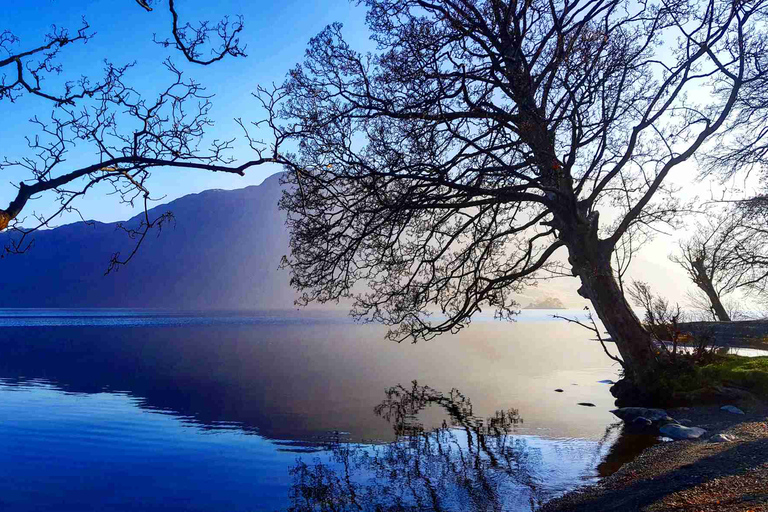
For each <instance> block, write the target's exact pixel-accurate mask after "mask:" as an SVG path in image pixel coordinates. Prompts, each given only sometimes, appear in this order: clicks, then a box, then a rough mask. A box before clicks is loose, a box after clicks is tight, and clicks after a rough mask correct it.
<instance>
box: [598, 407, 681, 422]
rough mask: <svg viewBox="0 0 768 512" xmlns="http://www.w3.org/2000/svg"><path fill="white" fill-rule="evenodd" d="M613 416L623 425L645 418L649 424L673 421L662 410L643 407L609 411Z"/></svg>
mask: <svg viewBox="0 0 768 512" xmlns="http://www.w3.org/2000/svg"><path fill="white" fill-rule="evenodd" d="M611 412H612V413H613V415H614V416H616V417H618V418H619V419H621V420H624V423H628V424H631V423H632V422H633V421H635V419H637V418H645V419H647V420H649V421H650V422H651V423H655V424H662V423H671V422H673V421H675V420H674V419H673V418H671V417H670V416H669V414H667V411H665V410H664V409H647V408H645V407H621V408H619V409H614V410H612V411H611Z"/></svg>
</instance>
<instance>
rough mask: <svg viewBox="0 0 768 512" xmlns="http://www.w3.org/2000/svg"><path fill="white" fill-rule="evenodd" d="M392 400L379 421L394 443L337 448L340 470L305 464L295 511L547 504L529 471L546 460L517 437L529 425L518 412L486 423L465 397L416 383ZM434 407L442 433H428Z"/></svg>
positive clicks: (391, 392) (296, 471)
mask: <svg viewBox="0 0 768 512" xmlns="http://www.w3.org/2000/svg"><path fill="white" fill-rule="evenodd" d="M386 396H387V398H386V400H385V401H384V402H382V403H381V404H379V405H378V406H376V408H375V414H376V415H377V416H380V417H382V418H384V419H385V420H387V421H388V422H389V423H390V424H391V425H392V428H393V431H394V433H395V435H396V441H395V442H392V443H389V444H387V445H384V446H374V447H365V446H359V445H352V444H349V443H335V444H333V445H331V446H330V448H331V449H332V451H333V463H334V464H335V465H336V467H337V468H338V469H334V467H332V466H331V465H328V464H324V463H322V462H320V461H319V460H318V461H315V462H314V463H313V464H307V463H306V462H304V461H299V462H298V463H297V464H296V465H295V466H294V467H293V468H292V470H291V474H292V475H293V478H294V483H293V486H292V488H291V493H290V498H291V502H292V506H291V508H290V509H289V510H291V511H292V512H298V511H311V510H322V511H326V510H328V511H330V510H334V511H344V510H358V511H359V510H371V511H379V510H434V511H441V510H472V511H485V510H517V509H518V507H515V506H514V505H513V503H512V502H517V503H518V504H519V503H520V502H521V501H522V502H528V503H529V504H530V506H531V508H535V506H536V505H538V504H539V503H540V502H541V494H540V492H538V489H537V486H536V484H535V482H534V481H533V479H532V478H531V477H532V475H533V474H534V471H533V470H532V469H531V467H530V466H531V465H535V464H540V463H541V461H540V460H538V459H536V458H535V457H530V455H531V453H530V452H529V450H528V449H527V446H526V443H525V442H524V441H522V440H521V439H519V438H517V437H515V436H512V435H511V434H512V433H513V432H514V430H515V427H516V426H518V425H520V424H521V423H522V421H523V420H522V418H521V417H520V414H519V412H518V411H517V410H516V409H507V410H498V411H496V412H495V413H494V415H493V416H491V417H489V418H480V417H477V416H475V415H474V413H473V408H472V402H471V401H470V400H469V398H467V397H466V396H464V395H463V394H462V393H461V392H460V391H459V390H457V389H452V390H451V391H450V392H449V393H448V394H443V393H441V392H439V391H437V390H435V389H433V388H430V387H428V386H420V385H419V384H418V383H417V382H416V381H414V382H413V383H412V385H411V386H409V387H404V386H402V385H398V386H395V387H392V388H390V389H388V390H387V392H386ZM428 408H437V409H439V411H440V412H442V413H443V414H444V415H445V416H446V418H445V419H444V420H443V423H442V426H440V427H438V428H434V429H427V428H425V427H424V424H423V423H422V422H421V421H420V419H419V416H420V414H422V413H423V412H425V411H426V410H427V409H428Z"/></svg>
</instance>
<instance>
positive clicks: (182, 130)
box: [0, 0, 275, 269]
mask: <svg viewBox="0 0 768 512" xmlns="http://www.w3.org/2000/svg"><path fill="white" fill-rule="evenodd" d="M131 3H132V2H131ZM138 4H139V5H140V6H141V7H143V8H144V9H146V10H147V11H152V7H151V5H150V3H149V2H147V1H144V0H138ZM167 8H168V11H169V12H170V14H171V18H172V23H171V25H170V27H169V29H170V34H171V39H169V40H158V39H157V37H156V38H155V42H157V43H158V44H159V45H160V46H161V47H165V48H167V47H171V48H173V49H174V50H176V51H178V52H180V54H181V55H182V56H183V57H184V58H185V59H186V60H188V61H189V62H192V63H196V64H200V65H209V64H212V63H214V62H217V61H219V60H221V59H223V58H224V57H241V56H245V47H244V46H243V45H242V44H241V42H240V39H239V37H240V33H241V31H242V29H243V22H242V19H240V18H238V19H237V20H236V21H234V22H232V21H230V20H229V18H224V19H223V20H222V21H220V22H218V23H216V24H210V23H209V22H201V23H199V24H198V25H194V26H193V25H192V24H190V23H186V24H182V23H181V22H180V21H179V13H178V10H177V8H176V5H175V2H174V0H169V1H168V3H167ZM148 15H154V13H153V14H148ZM94 37H95V36H94V34H93V32H92V31H91V27H90V25H88V23H86V22H85V21H83V24H82V26H81V27H80V28H79V29H78V30H77V32H75V33H71V32H69V31H68V30H66V29H61V28H57V27H54V28H53V29H52V31H51V32H50V33H49V34H48V35H47V36H46V37H45V40H44V41H42V42H41V44H39V45H38V46H34V47H31V48H26V49H23V48H19V40H18V38H17V37H16V36H15V35H14V34H13V33H12V31H10V30H5V31H4V32H2V34H1V35H0V55H4V57H3V58H2V59H0V70H2V71H3V73H4V74H3V79H2V82H0V105H2V104H5V108H12V107H11V104H12V103H14V102H15V101H16V100H17V99H18V98H19V97H20V96H22V95H25V94H29V95H33V96H35V97H37V98H40V99H41V100H44V101H47V102H50V105H51V107H52V110H53V111H52V114H51V116H50V117H49V118H39V117H34V118H33V119H32V122H33V123H34V125H35V126H36V128H37V133H32V134H30V135H29V136H27V142H28V146H29V147H28V151H27V153H26V155H24V156H22V157H20V158H13V157H10V156H8V155H5V157H4V160H2V161H1V162H0V170H2V169H7V168H21V169H24V170H25V171H26V172H27V174H28V178H27V179H25V180H23V181H22V182H21V183H19V184H18V188H17V190H16V193H15V197H13V198H12V199H11V201H10V203H9V204H8V206H7V207H6V208H4V209H3V208H0V231H2V230H5V229H6V228H7V229H8V230H9V231H11V232H12V233H13V234H15V236H13V237H11V238H9V239H8V240H9V241H8V242H7V244H6V247H5V252H19V251H23V250H25V249H26V248H28V247H29V243H30V238H29V235H30V233H32V232H34V231H35V230H37V229H39V228H41V227H43V226H48V225H49V223H50V222H51V220H52V219H53V218H55V217H56V216H57V215H59V214H61V213H62V212H64V211H69V210H72V209H74V208H75V201H76V199H77V198H79V197H81V196H83V195H84V194H86V193H87V192H89V191H90V190H91V189H93V188H94V186H95V185H97V184H99V183H109V184H111V185H112V187H113V190H114V192H115V193H116V194H117V195H118V197H119V198H120V199H121V200H122V201H125V202H129V203H131V204H133V202H134V201H135V200H139V201H140V203H139V204H140V205H143V206H144V208H145V213H146V205H147V201H148V200H149V199H150V198H151V196H150V192H149V186H148V182H147V180H148V178H149V176H150V170H152V169H155V168H159V167H170V168H178V169H197V170H205V171H213V172H227V173H235V174H240V175H242V174H243V173H244V171H245V170H246V169H248V168H249V167H252V166H254V165H259V164H261V163H265V162H268V161H273V160H274V156H275V155H274V152H271V151H270V150H271V149H273V148H267V147H265V146H257V145H256V144H255V143H254V142H253V141H252V143H251V146H252V147H253V148H254V149H255V150H256V151H257V155H256V158H255V159H253V160H251V161H248V162H245V163H242V164H239V165H235V163H234V159H233V158H232V157H231V156H230V155H229V150H230V149H231V147H232V142H233V141H232V140H226V141H219V140H214V141H212V142H211V143H210V146H209V147H208V149H204V148H201V147H200V146H201V143H202V141H203V138H204V135H205V133H206V130H207V128H208V127H210V126H211V124H212V121H211V119H210V118H209V117H208V113H209V111H210V108H211V101H210V96H209V95H207V94H206V93H205V88H204V87H203V86H202V85H201V84H199V83H197V82H195V81H194V80H190V79H187V78H185V77H184V76H183V73H182V72H181V71H180V70H179V68H178V67H177V66H176V65H174V64H173V62H172V61H171V60H170V56H168V58H166V60H165V61H164V63H163V64H164V66H165V68H166V69H167V71H168V76H169V80H168V83H167V87H166V88H165V89H163V90H161V92H160V93H159V94H157V95H155V96H154V97H147V96H146V95H143V94H141V92H140V91H138V90H136V89H134V88H133V87H131V86H130V85H129V84H128V83H127V82H126V80H127V76H128V73H129V71H130V69H131V67H132V65H130V64H129V65H124V66H117V65H114V64H111V63H109V62H108V61H105V62H106V64H105V70H104V76H103V77H102V78H101V79H99V80H98V81H93V80H91V79H89V78H87V77H82V78H78V79H76V80H72V81H65V83H64V85H63V87H61V88H60V89H56V87H55V85H50V86H49V85H48V82H46V78H47V77H49V76H51V75H53V74H57V75H58V74H62V75H64V76H65V77H66V76H67V75H66V73H67V72H65V70H64V69H63V68H62V65H61V64H60V63H59V60H58V59H59V55H60V53H61V52H63V51H67V50H69V49H70V48H74V47H75V46H76V45H78V44H83V43H85V42H91V44H93V42H92V41H93V40H94ZM75 51H76V50H75ZM71 74H72V75H73V76H77V75H78V73H77V71H74V72H71ZM85 146H88V147H90V148H92V149H93V150H94V152H95V156H94V157H93V162H92V163H90V164H88V165H85V166H82V167H78V168H72V167H70V164H69V163H68V162H67V158H66V156H67V154H68V153H69V152H70V151H71V150H72V149H73V148H75V147H77V148H78V149H82V148H83V147H85ZM46 194H48V195H52V196H53V197H55V199H54V200H55V201H56V202H58V205H57V206H58V208H57V209H56V210H55V211H54V213H53V214H52V215H48V216H35V217H34V218H33V219H32V221H31V222H30V221H29V219H26V220H27V222H22V221H23V220H25V219H24V218H23V217H20V215H21V213H22V211H23V210H24V209H25V207H26V206H27V204H28V202H29V201H30V200H32V199H35V198H38V197H43V196H46ZM167 220H168V218H167V216H166V215H165V214H164V215H162V216H160V217H158V218H156V219H150V218H149V216H147V215H145V221H144V222H142V225H141V228H140V230H139V231H135V230H134V231H133V232H132V233H130V235H131V236H132V237H133V238H135V239H136V240H137V241H138V242H139V243H140V241H141V240H143V239H144V237H145V236H146V233H147V231H148V230H149V229H150V228H152V227H158V226H161V225H162V224H163V223H164V222H166V221H167ZM134 252H135V251H134ZM129 258H130V257H129ZM129 258H128V259H129ZM125 261H126V259H125V258H121V257H120V255H115V257H114V258H113V261H112V264H111V265H110V269H112V268H115V266H116V265H119V264H121V263H124V262H125Z"/></svg>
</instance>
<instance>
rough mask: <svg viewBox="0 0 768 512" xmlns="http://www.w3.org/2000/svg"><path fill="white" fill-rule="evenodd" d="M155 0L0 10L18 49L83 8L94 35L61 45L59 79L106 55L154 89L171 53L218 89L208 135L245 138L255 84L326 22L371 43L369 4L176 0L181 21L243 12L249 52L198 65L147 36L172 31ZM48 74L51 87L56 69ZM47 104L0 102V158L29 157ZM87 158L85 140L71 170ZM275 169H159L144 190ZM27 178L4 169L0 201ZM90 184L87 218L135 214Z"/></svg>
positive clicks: (47, 3)
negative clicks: (36, 122)
mask: <svg viewBox="0 0 768 512" xmlns="http://www.w3.org/2000/svg"><path fill="white" fill-rule="evenodd" d="M151 4H152V6H153V7H154V11H153V12H147V11H145V10H144V9H142V8H141V7H140V6H139V5H138V4H137V3H136V1H135V0H110V1H105V0H81V1H79V2H71V1H66V0H23V1H17V2H8V1H6V2H3V8H2V10H0V29H2V30H11V31H12V32H13V33H14V34H15V35H16V36H18V37H19V38H20V42H19V43H18V44H17V46H16V48H17V49H18V50H21V51H23V50H25V49H29V48H32V47H36V46H38V45H40V44H41V43H42V42H43V38H44V36H45V34H46V33H47V32H49V31H50V28H51V26H52V25H57V26H59V27H66V28H69V29H70V31H71V32H76V30H77V28H79V27H80V25H81V19H82V18H83V17H84V18H85V19H86V20H87V21H88V23H89V24H90V25H91V27H92V30H93V31H95V32H96V33H97V35H96V37H95V38H94V39H93V40H91V41H89V42H88V43H87V44H86V45H82V44H78V45H72V46H69V47H65V48H64V51H63V52H62V53H61V59H60V60H61V64H62V65H63V73H62V75H61V78H62V79H69V80H72V79H77V78H79V77H80V76H81V75H86V76H89V77H92V78H93V79H94V80H97V79H98V78H99V77H100V76H101V75H102V69H103V61H104V59H108V60H110V61H111V62H112V63H114V64H116V65H120V64H126V63H129V62H133V61H136V66H135V67H134V68H133V69H132V70H131V71H130V72H129V75H128V76H127V78H126V80H125V81H126V83H128V84H129V85H131V86H133V87H134V88H136V89H137V90H138V91H139V92H141V93H143V94H147V95H149V96H150V97H151V94H152V92H153V91H157V90H158V88H160V87H162V86H163V85H167V84H168V83H169V80H170V76H169V75H168V73H167V71H165V70H164V69H163V68H162V66H161V64H162V61H163V59H164V58H165V57H166V56H168V55H170V56H171V57H172V59H173V62H174V63H175V64H177V65H178V66H179V67H180V68H181V69H182V70H183V71H184V72H185V74H186V75H187V76H189V77H193V78H195V80H197V81H198V82H200V83H202V84H203V85H205V86H206V88H207V91H206V92H208V93H212V94H214V95H215V97H214V99H213V105H214V107H213V111H212V113H211V114H212V115H211V117H212V118H213V119H214V120H215V122H216V125H215V127H214V128H213V129H211V130H210V131H209V133H208V135H209V137H210V138H211V139H213V138H220V139H224V138H231V137H240V138H241V133H242V132H241V131H240V128H239V127H238V126H237V125H236V124H235V122H234V121H233V118H234V117H242V118H243V120H244V121H256V120H259V119H260V118H261V116H262V115H263V112H261V111H260V109H259V105H258V102H257V101H256V100H255V99H253V98H252V97H251V95H250V94H251V92H253V91H255V89H256V86H257V85H259V84H261V85H269V84H271V83H273V82H274V83H280V82H282V81H283V79H284V78H285V75H286V73H287V71H288V70H289V69H290V68H291V67H293V66H294V65H295V64H296V63H297V62H300V61H301V60H302V58H303V54H304V50H305V48H306V46H307V43H308V41H309V39H310V38H311V37H312V36H314V35H316V34H317V33H318V32H320V31H321V30H322V29H323V28H324V27H325V26H326V25H328V24H330V23H332V22H335V21H339V22H342V23H343V24H344V27H345V34H346V37H347V38H348V39H349V40H350V42H351V43H353V44H355V46H356V47H357V48H360V49H365V48H368V47H370V42H368V34H367V32H366V30H365V27H364V20H365V12H364V10H363V9H362V8H361V7H357V6H356V5H355V4H354V3H350V2H348V1H347V0H322V1H320V0H311V1H308V0H303V1H300V0H284V1H280V2H273V1H261V0H255V1H238V0H218V1H215V2H211V1H204V0H177V2H176V6H177V10H178V11H179V13H180V15H181V16H182V21H190V22H195V21H197V20H211V21H218V20H219V19H220V18H221V17H223V16H224V15H227V14H229V15H231V16H234V15H238V14H241V15H242V16H243V17H244V20H245V29H244V31H243V35H242V38H241V40H242V41H243V42H244V43H245V44H247V54H248V57H246V58H244V59H243V58H237V59H233V58H226V59H224V60H223V61H221V62H218V63H215V64H213V65H211V66H205V67H204V66H199V65H194V64H189V63H187V62H186V61H185V60H184V58H183V57H182V56H181V54H180V53H178V52H175V51H174V50H172V49H167V50H166V49H164V48H162V47H160V46H158V45H156V44H155V43H153V42H152V37H153V34H157V36H158V38H159V39H165V38H166V37H169V36H170V26H171V16H170V13H169V11H168V8H167V2H166V0H153V1H152V2H151ZM48 83H49V84H50V85H51V86H52V87H53V88H54V90H56V88H55V85H56V83H57V80H56V78H52V79H51V80H50V81H49V82H48ZM51 110H52V108H51V104H50V103H48V102H46V101H44V100H41V99H40V98H35V97H31V96H25V97H24V98H22V99H21V100H20V101H18V102H16V103H15V104H11V103H10V102H8V101H4V102H3V103H2V104H0V112H2V115H3V122H2V124H0V141H2V143H0V158H3V157H8V158H12V159H15V158H19V157H24V156H29V150H28V149H27V148H26V142H25V140H24V136H25V135H31V134H34V133H35V129H34V128H33V127H32V125H30V124H29V122H28V120H29V119H30V118H31V117H33V116H35V115H37V116H39V117H41V118H45V117H48V116H50V113H51ZM236 145H237V147H238V149H237V150H236V151H235V152H233V155H234V156H236V157H237V158H238V159H239V160H241V161H242V160H248V159H250V158H251V157H252V156H253V153H252V152H251V150H250V149H249V148H248V147H247V146H246V145H245V144H244V143H243V141H242V140H241V141H240V143H239V144H236ZM93 158H94V157H93V149H92V148H84V149H83V150H80V151H73V152H71V153H70V154H69V155H68V164H70V165H71V166H72V168H73V169H74V168H77V167H76V166H77V164H79V163H83V164H90V163H93V161H94V160H93ZM65 169H66V168H62V169H61V170H62V171H63V170H65ZM279 170H280V169H279V168H278V167H277V166H265V167H260V168H252V169H251V170H249V171H248V173H247V175H246V176H245V177H238V176H235V175H224V174H212V173H208V172H205V171H180V170H155V171H154V172H153V174H152V181H151V182H150V185H151V188H150V191H151V192H152V194H153V196H157V197H160V196H164V199H163V201H162V202H167V201H168V200H172V199H175V198H177V197H180V196H183V195H185V194H189V193H193V192H199V191H202V190H206V189H210V188H224V189H232V188H241V187H244V186H248V185H254V184H258V183H261V181H263V180H264V178H265V177H267V176H269V175H270V174H273V173H275V172H278V171H279ZM26 177H28V175H25V173H23V172H21V171H11V170H3V171H0V205H2V207H5V206H7V204H8V202H9V201H10V200H11V199H12V198H13V196H14V195H15V190H14V188H13V186H12V185H11V184H10V183H18V182H19V181H20V180H21V179H22V178H26ZM94 192H95V193H91V194H89V195H88V196H87V197H86V198H84V199H82V200H81V201H80V202H79V203H78V205H79V208H80V210H81V212H82V214H83V216H84V217H85V218H87V219H96V220H100V221H104V222H110V221H116V220H122V219H125V218H127V217H130V216H132V215H134V214H135V213H136V212H135V211H132V210H130V208H129V207H128V206H126V205H121V204H120V203H119V201H117V198H116V197H115V196H110V195H107V194H106V192H109V188H108V187H106V186H104V187H103V188H102V189H101V190H95V191H94ZM49 197H50V196H49ZM30 206H31V210H35V211H36V212H44V211H47V210H49V209H50V206H51V204H50V201H46V199H45V198H43V199H41V200H39V201H35V202H34V203H32V204H30ZM26 213H29V212H26ZM77 219H78V217H76V216H75V214H70V215H68V216H64V217H62V218H61V219H59V220H58V221H57V222H56V223H57V224H64V223H68V222H73V221H76V220H77Z"/></svg>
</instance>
